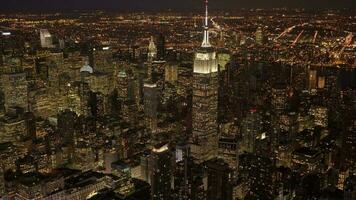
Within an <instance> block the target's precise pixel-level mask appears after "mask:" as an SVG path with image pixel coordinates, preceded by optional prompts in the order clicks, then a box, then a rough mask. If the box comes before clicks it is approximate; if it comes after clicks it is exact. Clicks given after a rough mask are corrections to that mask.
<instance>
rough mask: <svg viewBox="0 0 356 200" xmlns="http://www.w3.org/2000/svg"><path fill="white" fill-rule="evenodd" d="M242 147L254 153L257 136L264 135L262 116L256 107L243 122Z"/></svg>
mask: <svg viewBox="0 0 356 200" xmlns="http://www.w3.org/2000/svg"><path fill="white" fill-rule="evenodd" d="M241 133H242V141H243V142H242V144H243V145H242V146H241V147H242V149H244V151H246V152H249V153H253V152H255V150H256V138H257V137H262V136H261V135H262V117H261V115H260V114H259V113H258V112H257V110H256V109H251V110H250V112H249V113H247V115H246V117H245V118H244V119H243V120H242V123H241Z"/></svg>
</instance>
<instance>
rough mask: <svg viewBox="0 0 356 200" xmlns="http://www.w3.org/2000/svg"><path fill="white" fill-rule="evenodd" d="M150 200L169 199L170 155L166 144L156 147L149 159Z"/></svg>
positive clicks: (170, 178) (170, 179) (170, 180)
mask: <svg viewBox="0 0 356 200" xmlns="http://www.w3.org/2000/svg"><path fill="white" fill-rule="evenodd" d="M149 162H150V167H151V169H150V170H151V195H152V196H151V199H152V200H163V199H164V200H165V199H170V198H171V182H172V164H171V163H172V155H171V151H170V150H169V147H168V144H160V145H156V146H155V147H154V148H153V150H152V154H151V158H150V161H149Z"/></svg>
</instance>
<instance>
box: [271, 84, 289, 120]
mask: <svg viewBox="0 0 356 200" xmlns="http://www.w3.org/2000/svg"><path fill="white" fill-rule="evenodd" d="M271 93H272V94H271V95H272V99H271V104H272V108H273V111H274V112H275V113H278V114H280V113H282V112H283V111H284V110H285V109H286V107H287V85H286V84H285V83H277V84H276V85H275V86H273V88H272V91H271Z"/></svg>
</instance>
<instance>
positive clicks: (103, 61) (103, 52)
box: [93, 46, 114, 74]
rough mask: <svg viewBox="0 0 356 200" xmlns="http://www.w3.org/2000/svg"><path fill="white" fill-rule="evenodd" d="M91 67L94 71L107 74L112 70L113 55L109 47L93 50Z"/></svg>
mask: <svg viewBox="0 0 356 200" xmlns="http://www.w3.org/2000/svg"><path fill="white" fill-rule="evenodd" d="M93 68H94V71H99V72H104V73H109V74H112V73H113V72H114V63H113V55H112V50H111V49H110V48H109V47H106V46H105V47H101V48H95V49H94V50H93Z"/></svg>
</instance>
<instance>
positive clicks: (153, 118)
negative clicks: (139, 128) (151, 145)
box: [143, 82, 158, 133]
mask: <svg viewBox="0 0 356 200" xmlns="http://www.w3.org/2000/svg"><path fill="white" fill-rule="evenodd" d="M143 90H144V92H143V93H144V111H145V122H146V125H147V128H148V130H149V131H150V132H151V133H154V132H156V130H157V106H158V95H157V84H155V83H149V82H148V83H145V84H144V89H143Z"/></svg>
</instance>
